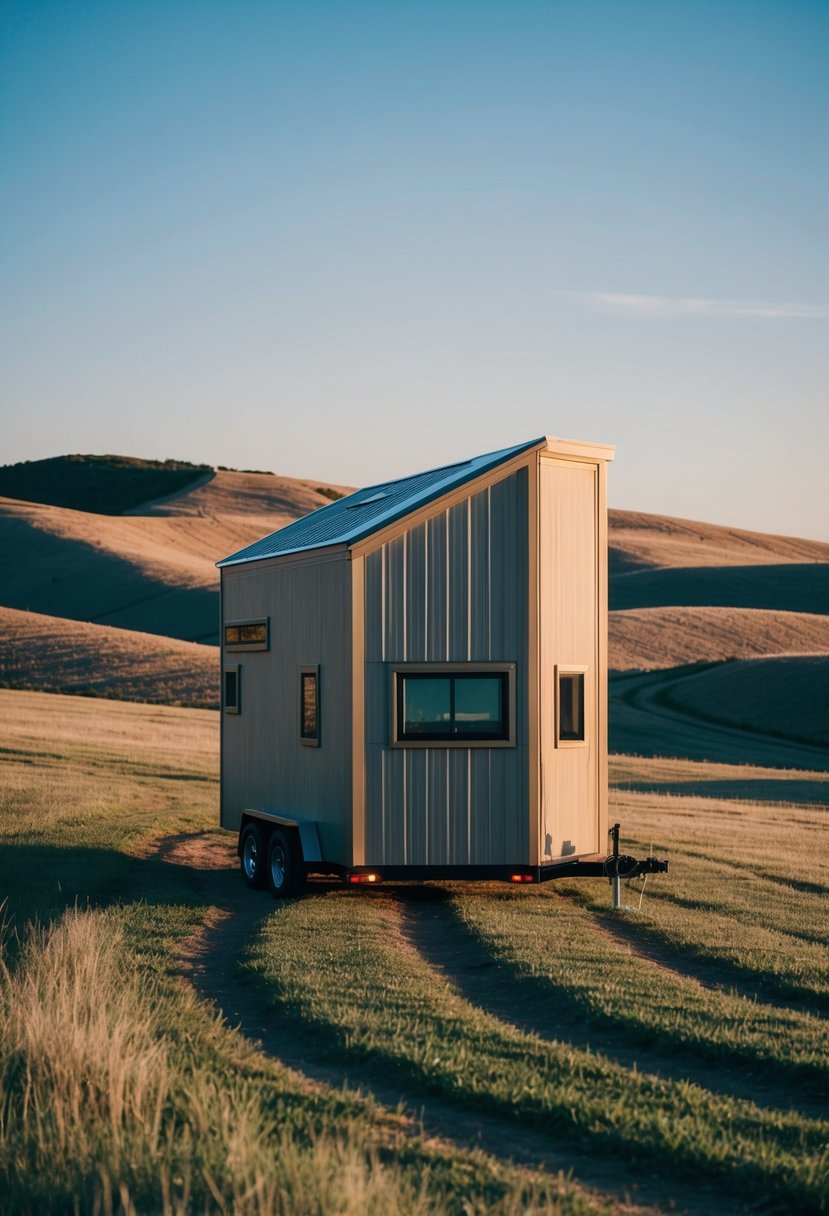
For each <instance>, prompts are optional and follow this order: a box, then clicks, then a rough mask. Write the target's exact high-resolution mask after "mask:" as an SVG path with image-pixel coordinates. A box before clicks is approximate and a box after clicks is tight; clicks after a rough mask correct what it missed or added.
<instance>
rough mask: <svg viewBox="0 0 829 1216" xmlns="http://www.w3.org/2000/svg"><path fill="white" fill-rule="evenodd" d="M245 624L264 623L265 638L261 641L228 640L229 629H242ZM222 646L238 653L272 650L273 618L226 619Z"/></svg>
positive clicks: (223, 626)
mask: <svg viewBox="0 0 829 1216" xmlns="http://www.w3.org/2000/svg"><path fill="white" fill-rule="evenodd" d="M245 625H264V626H265V639H264V641H259V642H228V640H227V631H228V629H241V628H243V627H244V626H245ZM222 648H223V649H224V650H225V651H227V652H228V653H230V654H238V653H240V652H241V651H249V650H270V648H271V618H270V617H269V616H254V617H245V619H244V620H239V621H224V622H223V623H222Z"/></svg>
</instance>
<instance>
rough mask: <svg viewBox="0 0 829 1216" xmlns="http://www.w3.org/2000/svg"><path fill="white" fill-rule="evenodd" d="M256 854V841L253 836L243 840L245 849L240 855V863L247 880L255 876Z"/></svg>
mask: <svg viewBox="0 0 829 1216" xmlns="http://www.w3.org/2000/svg"><path fill="white" fill-rule="evenodd" d="M258 852H259V850H258V849H257V847H256V840H255V839H254V837H253V836H248V838H247V839H246V840H245V847H244V851H243V854H242V862H243V864H244V867H245V873H246V874H247V876H248V878H253V877H254V876H255V874H256V867H257V861H258Z"/></svg>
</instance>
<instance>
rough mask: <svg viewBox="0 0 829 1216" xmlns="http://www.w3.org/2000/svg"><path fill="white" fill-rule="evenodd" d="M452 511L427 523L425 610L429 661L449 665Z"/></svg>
mask: <svg viewBox="0 0 829 1216" xmlns="http://www.w3.org/2000/svg"><path fill="white" fill-rule="evenodd" d="M448 522H449V512H448V511H441V513H440V514H439V515H436V516H435V517H434V518H433V519H430V520H428V522H427V523H426V546H427V548H426V562H425V573H424V578H425V580H426V584H425V587H424V589H423V599H424V603H425V611H426V658H427V660H428V661H429V662H430V663H442V662H446V661H447V658H446V654H447V650H446V647H447V639H448V637H449V618H448V615H447V604H448V603H449V596H448V594H447V591H448V586H449V580H448V579H447V576H446V555H447V552H448Z"/></svg>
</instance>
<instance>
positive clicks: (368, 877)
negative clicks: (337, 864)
mask: <svg viewBox="0 0 829 1216" xmlns="http://www.w3.org/2000/svg"><path fill="white" fill-rule="evenodd" d="M348 881H349V882H350V883H358V882H379V881H380V875H379V874H349V876H348Z"/></svg>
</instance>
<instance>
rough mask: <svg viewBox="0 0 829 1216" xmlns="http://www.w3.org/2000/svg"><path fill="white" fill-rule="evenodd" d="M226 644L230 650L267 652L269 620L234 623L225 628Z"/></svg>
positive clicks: (265, 618)
mask: <svg viewBox="0 0 829 1216" xmlns="http://www.w3.org/2000/svg"><path fill="white" fill-rule="evenodd" d="M223 636H224V644H225V646H226V647H228V648H229V649H231V650H232V649H237V650H267V649H268V618H267V617H264V618H260V619H259V620H256V621H234V622H233V624H232V625H225V627H224V635H223Z"/></svg>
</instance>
